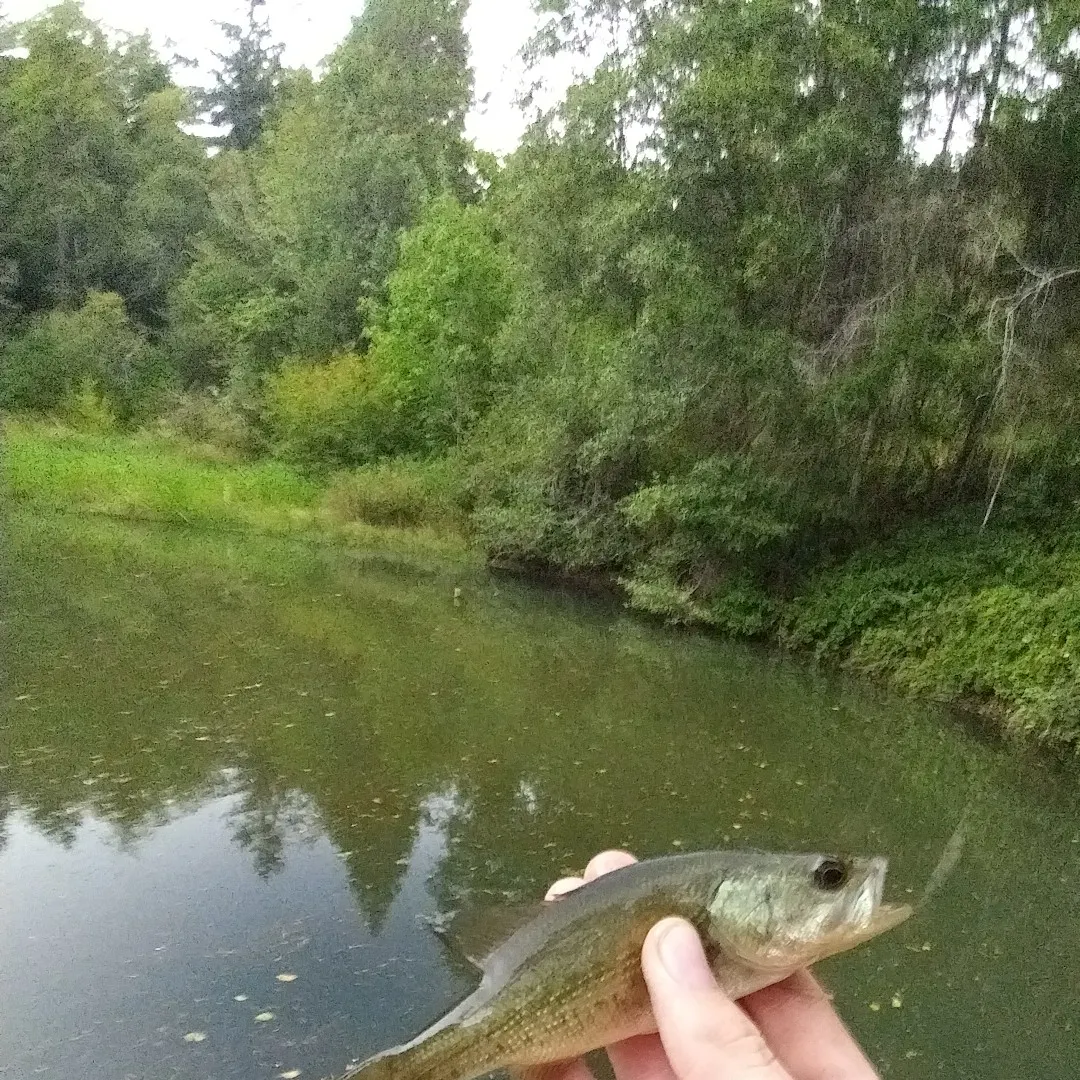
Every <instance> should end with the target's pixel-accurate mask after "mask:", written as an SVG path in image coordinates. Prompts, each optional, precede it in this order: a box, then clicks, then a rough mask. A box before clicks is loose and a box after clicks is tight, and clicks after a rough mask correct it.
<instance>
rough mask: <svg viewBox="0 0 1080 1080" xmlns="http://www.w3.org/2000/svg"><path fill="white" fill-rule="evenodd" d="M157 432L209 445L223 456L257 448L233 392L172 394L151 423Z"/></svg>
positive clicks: (244, 454) (234, 455) (248, 452)
mask: <svg viewBox="0 0 1080 1080" xmlns="http://www.w3.org/2000/svg"><path fill="white" fill-rule="evenodd" d="M155 429H156V431H157V433H158V434H160V435H164V436H165V437H167V438H168V437H177V436H179V437H181V438H183V439H186V440H187V441H188V442H190V443H194V444H196V445H199V446H207V447H212V448H214V449H216V450H219V451H221V452H222V453H223V454H224V455H226V456H227V457H244V456H248V455H251V454H252V453H254V452H255V450H256V449H258V443H259V439H258V435H257V433H256V431H255V430H254V428H253V426H252V424H251V422H250V421H249V419H248V417H247V416H245V415H244V412H243V410H242V408H241V407H240V404H239V403H238V401H237V400H236V397H235V396H234V395H233V394H229V393H224V394H223V393H219V392H217V391H214V390H203V391H196V392H188V393H174V394H172V395H170V396H169V397H168V398H167V399H166V405H165V408H164V410H163V411H162V414H161V415H160V416H159V417H158V419H157V422H156V424H155Z"/></svg>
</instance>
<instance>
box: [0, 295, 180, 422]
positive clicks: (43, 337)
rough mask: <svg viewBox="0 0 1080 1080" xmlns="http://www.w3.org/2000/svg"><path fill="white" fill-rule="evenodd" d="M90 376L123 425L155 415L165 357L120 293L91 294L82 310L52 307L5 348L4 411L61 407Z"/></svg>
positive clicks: (1, 356)
mask: <svg viewBox="0 0 1080 1080" xmlns="http://www.w3.org/2000/svg"><path fill="white" fill-rule="evenodd" d="M87 380H91V381H92V382H93V383H94V384H95V385H96V388H97V391H98V392H99V393H100V394H102V395H103V396H104V397H105V398H106V399H108V401H109V403H110V405H111V406H112V408H113V409H114V410H115V412H116V416H117V418H118V419H119V420H120V421H121V422H122V423H125V424H130V423H135V422H137V421H139V420H142V419H146V418H148V417H149V416H150V415H152V414H153V412H154V411H155V409H156V407H157V406H158V404H159V402H160V399H161V395H162V393H163V392H164V390H165V388H166V386H167V384H168V373H167V369H166V366H165V363H164V360H163V357H162V355H161V354H160V353H159V352H158V351H157V350H156V349H154V348H153V347H152V346H151V345H150V343H149V342H148V341H147V340H146V338H145V337H144V336H143V335H142V334H141V333H140V332H139V331H138V330H136V329H135V327H134V326H132V324H131V323H130V322H129V320H128V317H127V314H126V312H125V311H124V302H123V300H122V299H121V298H120V297H119V296H117V295H116V294H115V293H90V295H89V296H88V297H87V299H86V302H85V303H84V304H83V306H82V307H81V308H79V309H78V310H77V311H51V312H49V314H48V315H45V316H43V317H41V318H39V319H38V320H37V321H36V322H34V323H32V324H31V325H30V327H29V328H28V329H27V330H25V331H24V333H23V334H21V335H20V336H19V337H17V338H15V339H14V340H13V341H11V342H10V343H9V344H8V345H7V346H6V348H4V349H3V351H2V352H0V408H3V409H12V410H18V409H25V410H30V411H36V412H48V411H51V410H54V409H58V408H61V407H62V405H63V403H64V400H65V398H67V397H68V396H69V395H73V394H76V395H77V394H78V393H79V392H80V391H81V390H82V388H83V386H84V384H85V383H86V381H87Z"/></svg>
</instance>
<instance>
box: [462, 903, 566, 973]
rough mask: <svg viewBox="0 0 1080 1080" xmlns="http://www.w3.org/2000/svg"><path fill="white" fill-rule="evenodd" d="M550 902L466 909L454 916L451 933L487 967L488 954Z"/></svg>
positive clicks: (480, 965) (471, 957)
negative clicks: (473, 909)
mask: <svg viewBox="0 0 1080 1080" xmlns="http://www.w3.org/2000/svg"><path fill="white" fill-rule="evenodd" d="M550 906H551V905H550V903H548V902H545V901H543V900H541V901H534V902H533V903H530V904H511V905H501V906H499V907H495V908H481V909H478V910H475V911H465V912H462V913H461V914H459V915H456V916H455V917H454V919H453V921H452V922H451V923H450V925H449V927H448V928H447V935H448V937H449V938H450V940H451V941H452V942H453V944H454V945H455V947H456V948H457V949H459V950H460V951H461V952H462V953H463V954H464V956H465V957H466V959H468V960H469V961H470V963H472V964H475V965H476V967H478V968H479V969H480V970H481V971H485V970H486V969H487V959H488V957H489V956H491V954H492V953H493V952H495V950H496V949H497V948H498V947H499V946H500V945H502V943H503V942H504V941H506V940H507V939H508V938H509V937H510V936H511V935H513V934H514V933H515V932H516V931H518V930H520V929H521V928H522V927H523V926H525V925H526V924H527V923H530V922H532V920H533V919H535V918H536V917H537V916H538V915H540V914H542V913H543V912H544V911H545V910H546V909H547V908H549V907H550Z"/></svg>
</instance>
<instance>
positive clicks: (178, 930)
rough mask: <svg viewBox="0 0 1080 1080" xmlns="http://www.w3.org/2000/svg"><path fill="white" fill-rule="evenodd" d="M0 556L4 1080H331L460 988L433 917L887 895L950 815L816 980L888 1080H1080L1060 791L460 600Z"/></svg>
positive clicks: (830, 683)
mask: <svg viewBox="0 0 1080 1080" xmlns="http://www.w3.org/2000/svg"><path fill="white" fill-rule="evenodd" d="M0 547H2V556H0V573H2V575H3V595H2V599H0V620H2V626H0V630H2V634H3V653H2V659H3V668H2V670H0V1002H2V1006H0V1077H4V1078H7V1077H13V1078H14V1077H17V1078H19V1080H22V1078H24V1077H25V1078H30V1077H34V1076H39V1075H45V1076H50V1075H51V1076H57V1077H61V1076H63V1077H65V1078H70V1077H82V1076H90V1075H100V1076H107V1077H115V1078H147V1080H158V1078H161V1080H165V1078H169V1080H173V1078H177V1080H189V1078H190V1080H195V1078H201V1080H206V1078H215V1080H218V1078H220V1080H256V1078H267V1080H269V1078H272V1077H282V1076H295V1075H302V1076H303V1077H310V1078H317V1077H322V1076H331V1075H334V1074H337V1073H340V1072H341V1071H342V1070H343V1069H344V1067H345V1066H346V1065H347V1064H349V1063H350V1062H351V1061H354V1060H356V1059H359V1058H362V1057H364V1056H366V1055H367V1054H369V1053H371V1052H373V1051H375V1050H378V1049H381V1048H383V1047H384V1046H386V1045H389V1044H391V1043H395V1042H398V1041H401V1040H402V1039H404V1038H406V1037H407V1036H410V1035H412V1034H414V1033H415V1032H416V1031H417V1030H419V1029H420V1028H421V1027H422V1026H424V1025H425V1024H426V1023H428V1022H429V1021H431V1020H432V1019H434V1018H435V1017H436V1016H438V1015H439V1014H440V1013H442V1012H443V1011H445V1009H447V1008H448V1007H449V1006H450V1005H451V1004H453V1003H454V1002H455V1001H456V1000H457V999H458V998H460V997H461V996H463V995H464V994H465V993H467V992H468V991H469V990H470V989H471V988H472V986H473V985H474V984H475V981H476V979H475V976H474V974H473V973H472V972H471V971H470V970H469V968H468V966H467V965H466V964H465V963H464V962H463V961H461V960H460V959H459V958H458V957H457V955H456V954H455V952H454V950H453V949H452V948H448V947H447V945H446V944H445V942H444V940H443V938H442V937H440V936H439V935H438V934H437V933H435V932H434V929H433V925H432V924H433V923H434V922H437V921H438V919H439V917H440V916H441V915H445V914H446V913H448V912H451V911H454V910H458V909H461V908H472V907H478V906H479V907H483V906H493V905H494V906H497V905H499V904H504V903H514V902H518V901H521V900H524V899H527V898H531V897H536V896H539V895H541V894H542V893H543V891H544V889H545V887H546V885H547V883H548V882H550V881H551V880H553V879H554V878H556V877H558V876H560V875H561V874H563V873H565V872H567V871H573V870H575V869H580V867H581V866H582V865H583V864H584V863H585V861H586V860H587V859H588V857H589V856H590V855H591V854H593V853H594V852H596V851H597V850H599V849H601V848H604V847H608V846H613V845H619V846H625V847H628V848H630V849H631V850H634V851H636V852H638V853H640V854H642V855H654V854H660V853H664V852H670V851H674V850H680V849H682V850H690V849H693V848H698V847H760V848H771V849H780V850H785V849H790V850H808V851H819V850H820V851H832V850H843V851H856V852H867V853H880V854H886V855H888V856H889V857H890V858H891V870H890V883H889V887H888V892H889V893H890V894H891V895H892V896H893V897H897V898H903V897H904V896H905V895H906V894H907V893H909V892H910V893H911V894H913V895H915V896H917V895H918V893H919V892H920V890H921V888H922V887H923V885H924V884H925V882H926V880H927V878H928V876H929V874H930V873H931V871H932V869H933V867H934V865H935V863H936V862H937V860H938V858H939V856H940V854H941V852H942V849H943V847H944V845H945V844H946V842H947V841H948V838H949V836H950V835H951V833H952V832H953V830H954V829H955V828H956V826H957V823H958V822H959V821H960V819H961V817H962V816H963V814H964V812H965V809H966V810H967V812H968V821H969V829H968V840H967V846H966V849H965V853H964V856H963V858H962V860H961V862H960V864H959V865H958V867H957V868H956V870H955V871H954V872H953V874H952V876H951V877H950V878H949V880H948V881H947V882H946V884H945V885H944V886H943V887H942V889H941V891H940V892H939V893H938V894H937V895H936V896H935V897H934V899H933V901H932V903H931V904H930V905H929V906H928V907H927V908H926V909H925V910H923V911H922V912H921V913H920V914H919V915H918V916H917V917H916V918H915V919H912V920H911V921H909V922H908V923H907V924H905V925H904V926H903V927H901V928H900V929H899V930H897V931H894V932H893V933H891V934H889V935H887V936H886V937H884V938H881V939H879V940H878V941H876V942H874V943H872V944H870V945H869V946H867V947H865V948H864V949H862V950H861V951H859V952H857V953H853V954H850V955H848V956H845V957H840V958H836V959H834V960H832V961H829V962H827V963H826V964H823V965H822V966H821V970H820V974H821V975H822V977H823V978H824V979H825V981H826V982H827V983H828V985H829V986H830V988H831V989H832V990H834V991H835V993H836V998H837V1002H838V1005H839V1007H840V1009H841V1011H842V1012H843V1014H844V1016H845V1017H846V1018H847V1020H848V1021H849V1022H850V1024H851V1025H852V1027H853V1028H854V1029H855V1031H856V1033H857V1035H858V1036H859V1038H860V1039H861V1040H862V1041H863V1043H864V1045H865V1046H866V1047H867V1049H868V1051H869V1052H870V1054H871V1055H872V1057H873V1058H874V1059H875V1060H876V1061H877V1062H878V1064H879V1066H880V1067H881V1068H882V1070H883V1072H884V1074H885V1075H886V1076H887V1077H890V1078H892V1077H897V1078H916V1077H929V1076H938V1075H940V1076H947V1077H949V1078H950V1080H957V1078H966V1077H972V1078H974V1077H978V1078H981V1080H995V1078H1002V1080H1004V1078H1009V1080H1013V1078H1015V1077H1018V1076H1038V1077H1041V1078H1057V1077H1060V1078H1063V1080H1064V1078H1066V1077H1069V1078H1075V1077H1076V1076H1077V1075H1078V1074H1080V979H1078V978H1077V974H1076V973H1077V972H1078V971H1080V796H1078V791H1080V784H1078V782H1077V776H1076V773H1075V770H1070V769H1067V768H1064V767H1061V766H1058V765H1055V764H1053V763H1051V762H1049V761H1046V760H1044V759H1040V758H1039V757H1037V756H1030V757H1029V756H1026V755H1022V754H1020V753H1019V752H1018V751H1017V750H1016V749H1015V748H1007V747H1001V746H997V745H994V744H992V743H988V742H987V741H985V740H982V739H980V738H978V737H977V736H976V735H975V734H974V733H972V732H969V731H967V730H965V729H964V727H963V726H962V725H960V724H959V723H958V722H957V721H956V720H955V719H951V718H948V717H945V716H943V715H940V714H938V713H936V712H934V711H933V710H928V709H922V708H917V707H913V706H912V705H911V704H909V703H906V702H900V701H895V700H892V699H889V698H887V697H885V696H883V695H880V694H878V693H875V692H874V691H873V690H872V689H870V688H868V687H866V686H863V685H859V684H854V683H852V682H850V681H847V680H844V679H842V678H838V677H828V676H825V675H822V674H820V673H815V672H813V671H809V670H806V669H805V668H803V667H801V666H797V665H795V664H792V663H790V662H788V661H786V660H783V659H780V658H777V657H775V656H772V655H769V654H768V653H764V652H760V651H757V650H753V649H749V648H745V647H741V646H735V645H729V644H725V643H722V642H717V641H713V640H709V639H707V638H704V637H700V636H697V635H692V634H683V633H672V632H669V631H665V630H663V629H659V628H653V627H649V626H646V625H643V624H642V623H640V622H638V621H635V620H633V619H631V618H628V617H626V616H625V615H624V614H623V613H622V612H620V611H619V610H618V609H616V608H613V607H610V606H598V605H596V604H589V603H585V602H583V601H580V600H576V599H574V598H572V597H569V596H565V595H560V594H558V593H554V592H550V591H549V592H544V591H539V590H533V589H529V588H527V587H525V586H523V585H520V584H514V583H508V582H505V581H496V580H492V579H489V578H486V577H483V576H480V575H477V574H471V573H470V574H468V575H462V574H455V573H454V572H451V571H449V570H446V571H437V570H430V569H427V570H420V569H417V568H413V567H410V566H409V565H407V564H398V563H395V562H394V561H393V560H390V559H378V558H374V557H370V556H369V557H361V556H359V555H356V554H350V553H348V552H342V551H339V550H333V549H330V548H321V547H318V546H315V545H305V544H301V543H295V542H284V541H278V540H271V539H259V538H257V537H251V536H241V535H230V534H226V533H222V534H217V535H210V534H206V533H200V532H196V531H188V530H181V529H176V530H172V529H166V528H160V527H150V526H147V527H135V526H130V525H123V524H119V523H112V522H108V521H104V520H96V519H87V518H83V519H78V518H66V517H56V518H30V517H26V516H22V515H20V514H14V515H12V516H10V517H9V518H8V520H7V521H6V523H5V524H4V534H3V538H2V540H0ZM455 590H459V595H458V596H457V597H455ZM298 1070H299V1072H297V1071H298Z"/></svg>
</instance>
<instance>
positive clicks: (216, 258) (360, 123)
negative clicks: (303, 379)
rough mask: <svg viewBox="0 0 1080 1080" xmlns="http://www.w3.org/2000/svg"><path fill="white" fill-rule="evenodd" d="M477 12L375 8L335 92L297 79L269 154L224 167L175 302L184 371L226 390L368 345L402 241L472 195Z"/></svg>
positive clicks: (419, 0) (289, 83)
mask: <svg viewBox="0 0 1080 1080" xmlns="http://www.w3.org/2000/svg"><path fill="white" fill-rule="evenodd" d="M463 15H464V5H461V4H458V3H457V2H456V0H400V2H396V3H395V2H388V0H372V2H370V3H368V4H367V5H365V7H364V12H363V14H362V15H361V16H359V17H358V18H357V19H355V20H354V22H353V27H352V30H351V32H350V33H349V35H348V37H347V38H346V39H345V40H344V41H343V42H342V43H341V45H340V46H339V47H338V48H337V50H335V52H334V53H333V54H332V56H331V57H330V58H329V59H328V61H327V70H326V74H325V76H324V77H323V78H322V79H320V80H319V81H318V82H314V81H313V80H312V79H311V78H310V77H307V76H306V75H303V74H300V75H296V76H293V77H290V78H289V79H288V80H286V82H285V85H284V87H283V89H282V91H281V101H280V102H279V103H278V104H277V105H276V107H275V109H274V119H273V123H272V124H271V125H270V126H269V127H268V129H267V130H266V131H265V132H264V133H263V136H262V138H261V140H260V144H259V146H258V147H257V148H256V152H255V153H253V154H247V155H235V154H223V155H221V156H222V158H223V159H224V160H222V161H221V162H220V163H215V165H216V168H215V180H216V183H215V185H214V209H215V214H214V221H213V223H212V225H211V227H210V228H209V229H208V230H207V231H206V232H205V234H204V235H203V237H202V240H201V243H200V245H199V249H198V252H197V255H196V259H195V262H194V265H193V266H192V268H191V272H190V274H188V275H187V276H186V277H185V278H184V279H183V280H181V281H180V282H179V283H178V284H177V286H176V288H175V289H174V291H173V297H172V300H173V302H172V318H171V320H170V333H171V335H172V338H173V343H174V344H173V347H174V349H175V351H176V354H177V357H178V359H177V363H178V365H179V366H181V367H183V368H184V369H185V370H186V371H188V372H191V374H192V375H193V376H194V377H196V378H203V379H206V380H210V381H220V378H221V376H222V373H229V372H232V371H235V370H239V371H243V372H249V373H250V372H256V373H258V372H263V371H267V370H269V369H270V368H272V367H274V366H276V365H277V364H278V363H280V362H281V361H282V360H283V359H284V358H286V357H291V356H305V357H309V358H312V359H324V358H326V357H328V356H331V355H333V354H334V353H337V352H343V351H349V350H354V349H356V348H358V347H359V346H360V345H361V342H362V340H363V336H364V331H365V329H366V321H365V317H366V315H367V313H368V312H369V311H370V310H371V304H372V301H377V300H379V299H381V298H382V294H383V291H384V289H385V285H386V280H387V276H388V275H389V273H390V271H391V269H392V267H393V264H394V260H395V258H396V253H397V247H396V244H397V236H398V233H399V232H400V231H401V230H402V229H405V228H408V227H409V226H411V225H412V224H414V223H415V221H416V220H417V218H418V216H419V213H420V210H421V206H422V205H423V202H424V200H425V198H426V197H428V196H429V195H431V194H434V193H437V192H439V191H443V190H450V191H455V192H457V193H459V194H461V195H464V194H467V193H468V192H469V191H470V189H471V181H470V179H469V173H468V169H467V165H468V161H469V152H468V149H467V147H466V144H465V142H464V139H463V125H464V116H465V110H466V108H467V106H468V100H469V90H470V84H471V76H470V74H469V68H468V59H467V49H466V46H465V37H464V31H463V29H462V18H463ZM237 158H239V160H237ZM230 159H231V160H230Z"/></svg>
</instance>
